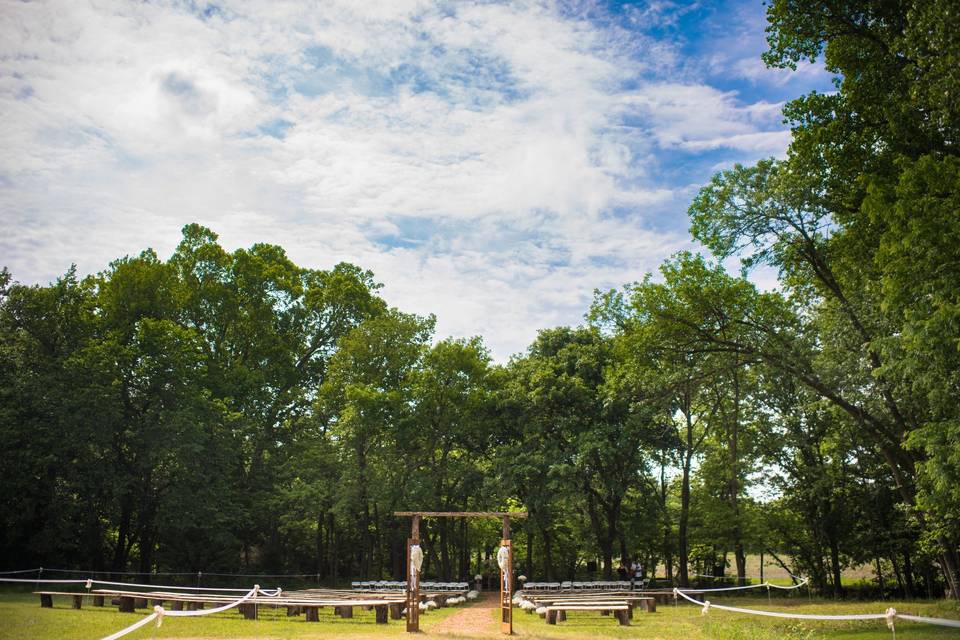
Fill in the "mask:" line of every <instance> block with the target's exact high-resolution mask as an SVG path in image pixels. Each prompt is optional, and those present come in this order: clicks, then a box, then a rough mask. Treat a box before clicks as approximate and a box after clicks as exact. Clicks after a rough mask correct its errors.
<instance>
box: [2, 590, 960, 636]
mask: <svg viewBox="0 0 960 640" xmlns="http://www.w3.org/2000/svg"><path fill="white" fill-rule="evenodd" d="M711 601H712V602H715V603H717V604H724V603H728V602H731V603H734V604H736V606H743V607H751V608H757V609H775V610H780V611H793V612H796V613H814V614H838V613H877V612H882V611H884V610H885V609H886V608H887V607H889V606H893V607H895V608H896V609H897V610H898V611H901V612H909V613H914V614H918V615H924V616H932V617H945V618H958V619H960V607H958V606H957V605H956V604H953V603H948V602H936V603H930V602H916V601H915V602H889V601H888V602H841V603H835V602H825V601H814V602H813V603H809V602H806V601H801V600H783V599H781V600H779V601H778V600H774V602H773V606H772V607H771V605H769V604H768V603H767V600H766V598H714V599H711ZM463 610H464V609H463V608H462V607H449V608H442V609H437V610H434V611H430V612H429V613H427V614H426V615H423V616H422V617H421V625H422V626H421V628H422V629H423V631H424V632H425V633H426V634H427V635H436V636H438V637H451V638H453V637H467V636H469V637H490V638H495V637H501V636H500V634H499V633H496V632H494V633H489V632H487V633H484V632H483V631H482V630H474V629H470V628H468V627H467V626H462V625H439V623H440V622H442V621H443V620H446V619H447V618H448V617H450V616H453V615H455V614H457V613H458V612H460V611H463ZM145 611H146V610H141V611H138V612H137V613H136V614H129V613H119V612H117V610H116V608H113V607H105V608H103V609H99V608H94V607H89V608H87V607H85V608H84V609H81V610H75V609H72V608H71V604H70V602H69V600H67V599H63V600H62V601H55V603H54V608H52V609H41V608H40V605H39V599H38V598H37V596H34V595H32V594H3V595H0V620H2V624H0V638H30V639H35V640H74V639H76V640H91V639H97V638H101V637H103V636H105V635H108V634H109V633H112V632H114V631H117V630H119V629H121V628H122V627H124V626H126V625H128V624H131V623H132V622H135V621H136V620H138V619H140V618H141V617H143V616H145V615H146V613H145ZM497 614H498V611H497V610H496V609H491V610H490V611H489V616H490V617H491V619H495V618H496V616H497ZM438 625H439V626H440V628H442V629H443V632H442V633H437V632H436V631H434V629H433V628H434V626H438ZM483 626H484V627H485V628H486V629H491V626H487V625H483ZM492 628H493V629H496V628H497V625H496V624H494V625H492ZM514 629H515V632H516V635H517V636H519V637H525V638H561V637H562V638H591V639H593V638H637V639H651V640H652V639H657V640H707V639H710V640H754V639H756V640H774V639H778V640H779V639H782V638H788V639H798V640H799V639H801V638H802V639H804V640H819V639H837V640H841V639H842V640H874V639H876V640H880V639H884V640H889V639H890V638H891V634H890V632H889V630H887V628H886V626H885V625H884V624H883V623H882V622H881V621H877V622H806V621H803V622H801V621H794V620H775V619H768V618H756V617H752V616H749V617H748V616H744V615H738V614H732V613H728V612H724V611H720V610H712V611H710V613H709V614H708V615H706V616H702V615H700V609H699V607H695V606H693V605H689V606H685V605H680V606H678V607H674V606H673V605H668V606H661V607H658V609H657V612H656V613H654V614H644V615H637V616H635V617H634V619H633V620H631V624H630V626H629V627H621V626H619V625H617V623H616V620H614V619H613V618H612V617H610V616H600V615H599V614H598V613H595V612H586V613H579V612H570V613H569V614H568V617H567V620H566V621H564V622H561V623H559V624H557V625H553V626H551V625H547V624H546V622H545V621H544V620H543V619H541V618H540V617H539V616H538V615H536V614H531V615H528V614H526V613H524V612H522V611H520V610H519V609H515V610H514ZM334 636H336V637H347V638H350V639H353V640H366V639H368V638H388V637H389V638H404V637H407V636H406V633H405V632H404V625H403V622H402V621H391V622H390V624H388V625H376V624H375V621H374V614H373V612H372V611H369V612H368V611H357V612H356V613H355V614H354V618H353V619H351V620H344V619H341V618H335V617H334V616H333V612H332V610H330V609H323V610H321V612H320V622H319V623H308V622H305V621H304V619H303V618H302V617H300V618H293V619H291V618H287V616H286V613H285V611H284V610H283V609H279V610H276V611H272V610H270V609H265V610H264V609H262V610H261V612H260V619H258V620H256V621H253V620H244V619H243V618H242V617H241V616H240V614H239V613H236V612H233V611H230V612H226V613H221V614H216V615H214V616H211V617H209V618H205V617H201V618H180V619H172V618H171V619H167V620H165V621H164V623H163V626H162V627H161V628H160V629H156V628H155V627H154V626H153V625H148V626H147V627H145V628H143V629H139V630H137V631H135V632H134V633H132V634H130V635H129V636H127V637H128V638H131V639H134V640H136V639H141V640H142V639H144V638H158V639H159V638H193V639H195V640H201V639H208V638H209V639H213V638H232V639H247V638H269V639H274V638H276V639H281V638H331V637H334ZM956 637H958V633H957V630H956V629H949V628H942V627H934V626H930V625H920V624H913V623H909V622H904V621H898V622H897V638H898V639H899V640H903V639H904V638H907V639H911V638H913V639H921V638H934V639H939V638H956Z"/></svg>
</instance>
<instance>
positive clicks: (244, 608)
mask: <svg viewBox="0 0 960 640" xmlns="http://www.w3.org/2000/svg"><path fill="white" fill-rule="evenodd" d="M240 613H242V614H243V617H244V618H245V619H247V620H256V619H257V605H256V604H251V603H249V602H245V603H243V604H241V605H240Z"/></svg>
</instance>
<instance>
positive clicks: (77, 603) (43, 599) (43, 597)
mask: <svg viewBox="0 0 960 640" xmlns="http://www.w3.org/2000/svg"><path fill="white" fill-rule="evenodd" d="M33 593H34V594H35V595H39V596H40V606H41V607H43V608H44V609H50V608H52V607H53V596H70V597H71V598H73V608H74V609H79V608H80V607H81V606H82V605H83V599H84V598H93V606H95V607H102V606H103V596H101V595H97V594H95V593H78V592H76V591H34V592H33Z"/></svg>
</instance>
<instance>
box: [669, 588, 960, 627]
mask: <svg viewBox="0 0 960 640" xmlns="http://www.w3.org/2000/svg"><path fill="white" fill-rule="evenodd" d="M673 593H674V595H678V596H680V597H681V598H683V599H685V600H689V601H690V602H692V603H693V604H695V605H698V606H701V607H703V608H702V609H701V610H700V614H701V615H705V614H707V613H708V612H709V611H710V609H723V610H724V611H732V612H734V613H746V614H749V615H754V616H767V617H769V618H789V619H792V620H885V621H886V623H887V626H889V627H890V628H891V629H893V621H894V619H895V618H902V619H903V620H910V621H911V622H924V623H927V624H936V625H940V626H944V627H954V628H958V629H960V620H949V619H946V618H926V617H923V616H911V615H907V614H904V613H897V610H896V609H894V608H892V607H891V608H889V609H887V610H886V612H884V613H845V614H834V615H821V614H813V613H784V612H782V611H763V610H762V609H744V608H742V607H729V606H726V605H722V604H713V603H711V602H710V601H709V600H705V601H703V602H701V601H700V600H696V599H695V598H691V597H690V596H688V595H687V594H685V593H684V592H683V591H681V590H680V589H674V590H673Z"/></svg>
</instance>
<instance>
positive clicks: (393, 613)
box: [390, 602, 403, 620]
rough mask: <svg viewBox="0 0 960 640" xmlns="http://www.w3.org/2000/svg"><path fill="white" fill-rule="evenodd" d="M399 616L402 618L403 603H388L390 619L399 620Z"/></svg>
mask: <svg viewBox="0 0 960 640" xmlns="http://www.w3.org/2000/svg"><path fill="white" fill-rule="evenodd" d="M401 618H403V603H402V602H391V603H390V619H391V620H400V619H401Z"/></svg>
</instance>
